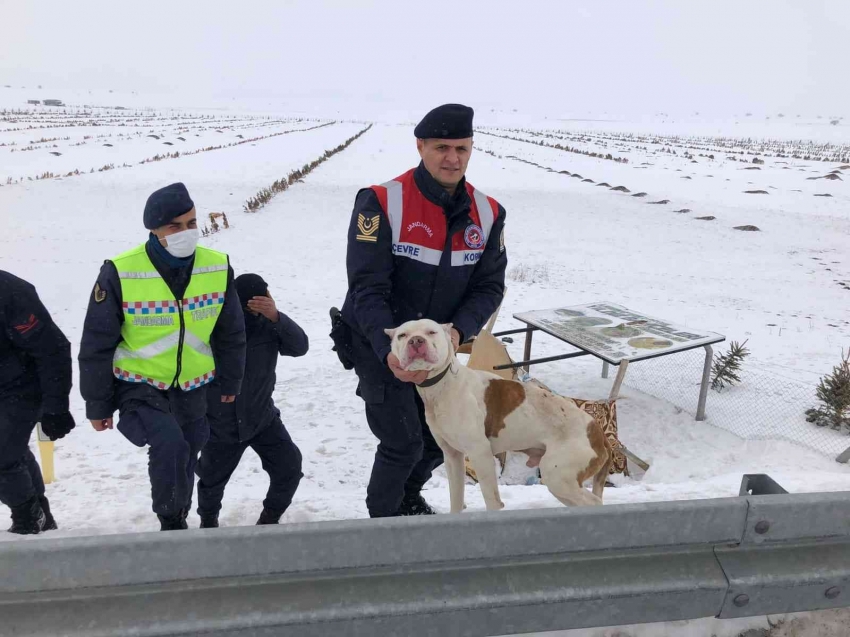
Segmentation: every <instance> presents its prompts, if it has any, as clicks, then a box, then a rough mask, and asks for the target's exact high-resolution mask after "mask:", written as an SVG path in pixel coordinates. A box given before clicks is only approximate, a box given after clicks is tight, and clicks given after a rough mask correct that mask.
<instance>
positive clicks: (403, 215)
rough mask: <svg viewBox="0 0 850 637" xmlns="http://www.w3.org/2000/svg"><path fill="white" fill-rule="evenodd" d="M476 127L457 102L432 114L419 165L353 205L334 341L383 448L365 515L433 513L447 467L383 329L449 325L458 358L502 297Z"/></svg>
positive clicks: (497, 223)
mask: <svg viewBox="0 0 850 637" xmlns="http://www.w3.org/2000/svg"><path fill="white" fill-rule="evenodd" d="M472 117H473V110H472V109H471V108H469V107H468V106H464V105H462V104H444V105H443V106H438V107H437V108H435V109H433V110H432V111H430V112H429V113H428V114H427V115H425V117H424V118H422V121H421V122H419V124H418V125H417V126H416V128H415V129H414V131H413V132H414V135H415V136H416V148H417V150H418V151H419V156H420V157H421V159H422V161H421V162H420V164H419V166H418V167H416V168H413V169H411V170H408V171H407V172H406V173H404V174H403V175H400V176H399V177H396V178H395V179H392V180H390V181H388V182H386V183H384V184H382V185H380V186H372V187H371V188H364V189H363V190H361V191H360V192H359V193H357V198H356V200H355V203H354V211H353V214H352V216H351V224H350V226H349V230H348V254H347V260H346V264H347V269H348V293H347V295H346V298H345V303H344V305H343V308H342V314H341V318H342V327H343V329H340V327H339V325H335V326H334V330H333V332H332V337H333V338H334V342H335V345H336V350H337V352H338V353H339V355H340V359H341V360H342V361H343V364H344V365H346V366H347V367H349V368H350V367H353V368H354V370H355V372H356V373H357V376H358V379H359V381H360V382H359V385H358V387H357V394H358V395H359V396H360V397H361V398H362V399H363V401H364V403H365V407H366V420H367V422H368V423H369V427H370V429H371V430H372V433H373V434H375V436H376V437H377V438H378V440H379V444H378V449H377V453H376V454H375V463H374V465H373V467H372V476H371V479H370V481H369V486H368V488H367V491H366V507H367V508H368V510H369V515H370V516H372V517H383V516H393V515H422V514H426V515H427V514H431V513H434V510H433V509H432V508H431V507H430V506H429V505H428V503H427V502H426V501H425V500H424V498H423V497H422V495H421V493H420V491H421V490H422V487H423V486H424V485H425V483H426V482H427V481H428V480H429V479H430V477H431V472H432V471H433V469H434V468H436V467H437V466H439V465H440V464H442V462H443V452H442V450H441V448H440V447H439V445H438V441H436V440H435V439H434V437H433V436H432V435H431V432H430V430H429V429H428V426H427V424H426V422H425V414H424V407H423V406H422V401H421V400H420V399H419V396H418V394H417V393H416V388H415V387H414V383H416V384H419V383H422V382H423V381H425V380H426V377H427V375H428V372H411V371H407V370H405V369H403V368H402V367H401V366H400V364H399V361H398V359H397V358H396V357H395V356H394V355H393V354H392V353H391V352H390V341H389V337H388V336H387V335H386V333H385V332H384V330H385V329H386V328H394V327H397V326H398V325H401V324H402V323H404V322H405V321H409V320H415V319H421V318H429V319H432V320H434V321H437V322H438V323H444V324H445V323H451V324H452V327H451V335H452V341H453V343H454V345H455V348H457V347H458V345H459V343H461V342H463V341H465V340H471V339H472V338H474V337H475V335H476V334H478V332H479V331H480V330H481V328H482V327H483V326H484V325H485V324H486V323H487V321H488V319H489V318H490V316H491V315H492V314H493V312H494V311H495V310H496V308H497V307H498V306H499V304H500V303H501V302H502V296H503V295H504V281H505V267H506V266H507V255H506V253H505V243H504V235H503V232H504V230H503V229H504V223H505V209H504V208H502V206H501V205H499V203H498V202H497V201H496V200H495V199H493V198H492V197H488V196H487V195H485V194H484V193H482V192H481V191H480V190H478V189H476V188H473V186H472V185H471V184H470V183H469V182H467V181H466V178H465V174H466V168H467V166H468V164H469V158H470V156H471V154H472V136H473V128H472ZM335 315H336V311H332V316H335ZM428 382H431V381H428Z"/></svg>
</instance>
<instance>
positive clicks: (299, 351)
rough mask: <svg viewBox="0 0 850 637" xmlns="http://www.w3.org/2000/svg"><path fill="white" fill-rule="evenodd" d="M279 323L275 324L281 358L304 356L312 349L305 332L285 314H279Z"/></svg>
mask: <svg viewBox="0 0 850 637" xmlns="http://www.w3.org/2000/svg"><path fill="white" fill-rule="evenodd" d="M277 316H278V319H277V323H274V329H275V333H276V334H277V338H278V351H279V352H280V355H281V356H295V357H297V356H304V354H306V353H307V350H308V349H310V341H309V340H308V338H307V334H305V333H304V330H302V329H301V327H300V326H299V325H298V323H296V322H295V321H293V320H292V319H291V318H289V317H288V316H287V315H286V314H284V313H283V312H278V313H277Z"/></svg>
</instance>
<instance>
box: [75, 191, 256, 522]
mask: <svg viewBox="0 0 850 637" xmlns="http://www.w3.org/2000/svg"><path fill="white" fill-rule="evenodd" d="M144 224H145V227H146V228H147V229H148V230H150V237H149V238H148V241H147V242H146V243H143V244H142V245H140V246H137V247H135V248H133V249H131V250H128V251H126V252H124V253H122V254H119V255H118V256H117V257H115V258H114V259H111V260H109V261H106V262H105V263H104V265H103V266H102V267H101V270H100V276H99V277H98V279H97V283H96V284H95V286H94V290H93V292H92V296H91V299H90V300H89V308H88V313H87V315H86V322H85V326H84V328H83V337H82V342H81V344H80V356H79V361H80V389H81V392H82V394H83V398H85V400H86V416H87V417H88V418H89V419H90V420H91V423H92V426H93V427H94V428H95V430H96V431H104V430H106V429H112V426H113V421H112V417H113V414H114V412H115V410H116V409H118V410H119V420H118V431H120V432H121V433H122V434H123V435H124V437H126V438H127V439H128V440H129V441H130V442H132V443H133V444H135V445H137V446H139V447H143V446H145V445H148V446H149V449H148V458H149V462H148V470H149V474H150V480H151V496H152V499H153V510H154V512H155V513H156V514H157V516H158V517H159V521H160V525H161V530H163V531H167V530H172V529H185V528H187V523H186V517H187V515H188V513H189V509H190V508H191V504H192V490H193V489H194V484H195V473H194V472H195V465H196V464H197V461H198V454H199V453H200V451H201V448H202V447H203V446H204V443H205V442H206V441H207V439H208V438H209V426H208V424H207V420H206V416H205V414H206V409H207V403H206V384H207V383H209V382H210V381H212V380H213V379H216V382H217V385H218V386H219V387H220V388H221V401H222V402H233V401H234V400H235V398H236V395H237V394H238V393H239V390H240V387H241V384H242V375H243V371H244V367H245V320H244V316H243V312H242V307H241V304H240V303H239V297H238V296H237V294H236V289H235V286H234V284H233V270H232V269H231V268H230V263H229V260H228V257H227V255H226V254H222V253H221V252H216V251H215V250H210V249H208V248H203V247H200V246H197V242H198V226H197V220H196V217H195V204H194V203H193V202H192V199H191V198H190V197H189V192H188V191H187V190H186V187H185V186H184V185H183V184H181V183H176V184H171V185H170V186H166V187H165V188H161V189H160V190H157V191H156V192H154V193H153V194H152V195H151V196H150V197H149V198H148V201H147V204H146V205H145V212H144Z"/></svg>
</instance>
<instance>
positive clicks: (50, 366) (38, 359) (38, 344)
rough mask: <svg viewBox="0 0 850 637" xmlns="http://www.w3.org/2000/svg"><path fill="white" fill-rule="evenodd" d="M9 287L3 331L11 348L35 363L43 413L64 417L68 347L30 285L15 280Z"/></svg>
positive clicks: (68, 386)
mask: <svg viewBox="0 0 850 637" xmlns="http://www.w3.org/2000/svg"><path fill="white" fill-rule="evenodd" d="M9 285H10V287H11V290H10V294H8V296H7V297H6V303H5V306H6V307H4V308H3V314H4V315H5V317H6V320H5V321H4V325H3V326H2V327H3V328H4V329H5V331H6V334H7V336H8V338H9V340H10V341H11V343H12V345H13V346H14V347H16V348H18V349H20V350H21V351H23V352H25V353H26V355H27V356H29V357H30V358H31V359H32V360H33V361H35V365H36V369H37V370H38V382H39V389H40V391H41V407H42V411H43V412H44V413H46V414H64V413H66V412H67V411H68V394H70V393H71V344H70V343H69V342H68V339H67V338H65V335H64V334H63V333H62V330H60V329H59V327H58V326H57V325H56V323H54V322H53V318H52V317H51V316H50V313H49V312H48V311H47V308H45V307H44V305H43V304H42V302H41V300H40V299H39V298H38V293H37V292H36V291H35V288H34V287H33V286H32V285H30V284H29V283H27V282H26V281H24V280H22V279H17V278H15V279H13V280H12V281H11V282H10V283H9Z"/></svg>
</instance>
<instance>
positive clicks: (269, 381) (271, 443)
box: [197, 274, 309, 528]
mask: <svg viewBox="0 0 850 637" xmlns="http://www.w3.org/2000/svg"><path fill="white" fill-rule="evenodd" d="M236 289H237V291H238V293H239V298H240V299H241V300H242V303H243V309H244V311H245V332H246V334H247V340H248V354H247V358H246V360H245V378H244V379H243V381H242V393H241V394H240V395H239V396H238V397H237V398H236V402H234V403H224V402H221V401H220V400H219V399H218V397H219V396H220V392H221V390H220V387H219V386H218V383H217V382H215V381H214V382H213V383H212V384H211V385H210V388H209V390H208V393H207V417H208V418H209V423H210V439H209V441H208V442H207V444H206V446H204V449H203V451H201V458H200V461H199V462H198V468H197V474H198V478H199V480H198V515H199V516H200V517H201V528H212V527H217V526H218V515H219V511H220V510H221V500H222V498H223V496H224V489H225V487H226V486H227V482H228V481H229V480H230V476H231V475H233V472H234V471H235V470H236V467H237V465H238V464H239V460H240V459H241V458H242V454H243V453H245V450H246V449H247V448H248V447H250V448H251V449H253V450H254V453H256V454H257V455H258V456H259V457H260V460H261V461H262V464H263V470H265V472H266V473H267V474H268V476H269V489H268V492H267V494H266V499H265V500H264V501H263V510H262V513H260V518H259V520H257V524H277V523H278V522H279V521H280V517H281V516H282V515H283V513H284V511H286V509H287V508H288V507H289V504H290V502H292V496H293V495H294V493H295V490H296V489H297V488H298V483H299V482H300V481H301V478H302V477H303V474H302V473H301V452H300V451H299V450H298V447H297V446H296V445H295V443H294V442H292V438H290V436H289V433H288V432H287V431H286V427H284V426H283V423H282V422H281V420H280V411H279V410H278V408H277V407H275V404H274V400H273V399H272V393H273V392H274V388H275V380H276V376H275V368H276V367H277V359H278V356H304V354H306V353H307V350H308V348H309V342H308V340H307V335H306V334H305V333H304V330H302V329H301V328H300V327H299V326H298V325H297V324H296V323H295V321H293V320H292V319H291V318H289V317H288V316H287V315H286V314H284V313H283V312H280V311H278V309H277V306H276V305H275V302H274V299H273V298H272V296H271V294H270V293H269V289H268V285H267V284H266V282H265V281H264V280H263V279H262V277H260V276H259V275H257V274H242V275H240V276H239V277H237V278H236Z"/></svg>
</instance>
